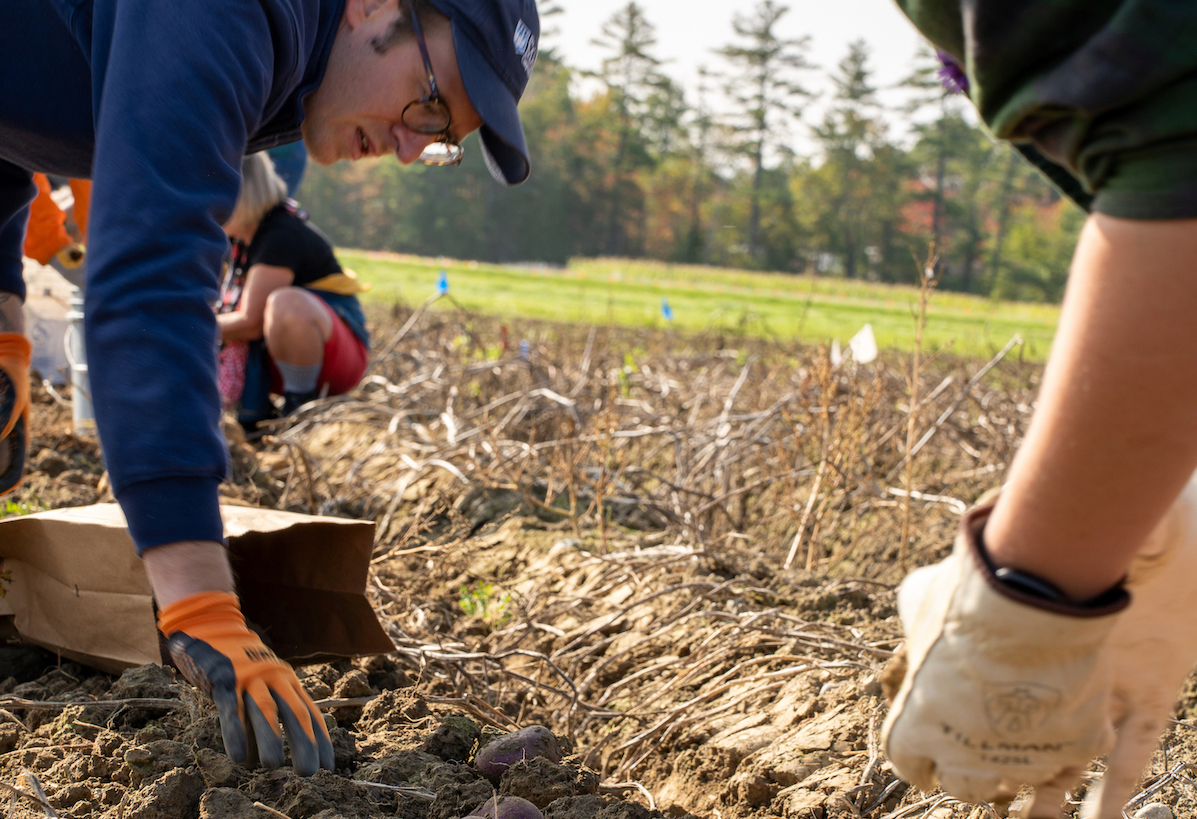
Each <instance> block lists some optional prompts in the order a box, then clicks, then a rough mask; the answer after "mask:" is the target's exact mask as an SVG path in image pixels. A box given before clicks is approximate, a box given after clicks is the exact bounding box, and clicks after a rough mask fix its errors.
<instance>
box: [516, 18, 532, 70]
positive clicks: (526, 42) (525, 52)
mask: <svg viewBox="0 0 1197 819" xmlns="http://www.w3.org/2000/svg"><path fill="white" fill-rule="evenodd" d="M512 42H514V43H515V53H516V54H519V55H520V57H522V60H521V62H522V63H523V64H524V71H525V73H527V75H528V76H529V77H531V76H532V66H533V65H535V64H536V51H537V49H536V37H534V36H533V34H532V31H531V29H529V28H528V26H527V25H525V24H524V21H523V20H520V21H519V22H518V23H516V25H515V36H514V37H513V38H512Z"/></svg>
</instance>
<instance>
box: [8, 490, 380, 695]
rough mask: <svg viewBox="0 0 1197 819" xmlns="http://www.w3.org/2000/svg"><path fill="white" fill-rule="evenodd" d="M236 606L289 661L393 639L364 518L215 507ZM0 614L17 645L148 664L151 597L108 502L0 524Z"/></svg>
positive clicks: (87, 659) (108, 662)
mask: <svg viewBox="0 0 1197 819" xmlns="http://www.w3.org/2000/svg"><path fill="white" fill-rule="evenodd" d="M221 513H222V516H223V518H224V527H225V537H226V538H227V539H228V543H229V557H230V560H231V562H232V564H233V571H234V572H235V573H236V575H237V578H238V594H239V595H240V597H241V608H242V611H244V612H245V616H246V619H248V620H249V621H250V623H251V624H253V626H254V627H255V628H257V629H258V630H259V631H260V632H261V633H262V634H263V635H264V636H265V638H266V640H267V642H269V643H270V645H271V646H272V647H273V648H274V650H275V651H276V652H277V653H278V655H279V656H280V657H282V658H283V659H285V660H289V661H291V662H293V663H305V662H320V661H324V660H331V659H339V658H343V657H355V656H361V655H366V654H383V653H386V652H389V651H393V650H394V645H393V644H392V643H391V641H390V639H389V638H388V637H387V636H386V633H385V632H384V631H383V630H382V626H381V625H380V624H379V622H378V618H377V617H376V616H375V614H374V611H373V609H372V608H371V607H370V603H369V601H368V600H367V599H366V596H365V588H366V577H367V572H368V569H369V565H370V555H371V552H372V550H373V545H374V543H373V541H374V537H373V535H374V524H373V522H371V521H359V520H345V519H343V518H324V517H312V516H310V515H298V514H294V513H292V512H278V511H275V510H273V509H258V508H253V507H245V506H222V507H221ZM0 561H2V562H0V589H2V590H3V592H4V596H3V597H0V617H3V616H5V615H7V616H8V617H10V618H11V621H12V624H13V626H15V628H16V631H17V633H18V634H19V635H20V637H21V639H22V640H23V641H25V642H28V643H32V644H34V645H40V646H42V647H44V648H47V649H49V650H51V651H54V652H56V653H58V654H61V655H62V656H64V657H67V658H68V659H72V660H76V661H78V662H81V663H84V664H86V665H91V666H94V667H96V668H99V669H101V670H104V671H108V672H112V673H116V672H120V671H122V670H124V669H126V668H129V667H130V666H134V665H141V664H144V663H151V662H159V661H160V653H159V649H158V631H157V629H156V627H155V621H154V607H153V597H152V595H151V593H150V584H149V580H148V579H147V578H146V574H145V569H144V568H143V567H142V563H141V560H140V559H139V558H138V557H137V554H136V551H135V550H134V548H133V541H132V540H131V539H130V538H129V533H128V531H127V529H126V528H125V518H124V515H122V514H121V511H120V507H119V506H117V505H116V504H111V503H105V504H97V505H95V506H83V507H75V508H72V509H55V510H52V511H49V512H38V513H36V514H33V515H25V516H22V517H13V518H6V519H3V520H0Z"/></svg>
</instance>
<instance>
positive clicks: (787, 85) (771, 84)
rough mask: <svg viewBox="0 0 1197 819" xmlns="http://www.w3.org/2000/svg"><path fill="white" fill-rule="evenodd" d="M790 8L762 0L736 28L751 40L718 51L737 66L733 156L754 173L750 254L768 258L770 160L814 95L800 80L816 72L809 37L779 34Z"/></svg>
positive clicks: (732, 81)
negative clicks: (765, 218) (764, 221)
mask: <svg viewBox="0 0 1197 819" xmlns="http://www.w3.org/2000/svg"><path fill="white" fill-rule="evenodd" d="M788 11H789V7H788V6H781V5H777V4H776V3H774V2H773V0H762V2H760V3H758V4H757V6H756V8H754V9H753V11H752V13H751V14H748V15H743V14H737V15H736V16H735V18H734V19H733V23H732V27H733V29H734V30H735V32H736V34H737V35H738V36H739V37H740V38H741V39H743V40H746V41H747V42H746V43H745V44H742V45H741V44H732V45H727V46H724V47H723V48H721V49H719V50H718V52H717V53H718V54H720V55H721V56H723V58H724V59H726V60H727V61H728V62H729V63H731V65H732V66H733V73H732V74H731V75H730V76H729V77H728V78H727V83H726V91H727V95H728V96H729V97H730V98H731V100H732V102H733V104H734V105H735V106H736V108H737V111H738V113H736V114H735V115H733V116H732V117H731V119H730V123H729V124H730V127H731V131H732V134H733V152H734V153H737V154H739V155H741V156H744V157H746V158H747V159H748V161H749V163H750V167H751V173H752V188H751V206H750V210H749V215H748V251H749V254H750V255H751V256H752V257H753V258H754V259H758V260H759V259H760V258H761V256H762V255H763V248H762V244H761V198H762V196H761V193H762V186H763V184H764V178H765V162H766V159H767V158H768V157H769V155H770V153H771V152H772V151H773V149H775V148H777V147H779V146H781V145H783V144H784V143H785V142H786V141H787V137H788V136H789V126H790V125H792V124H794V123H795V122H797V121H798V120H799V119H800V118H801V116H802V109H803V106H804V104H805V103H806V101H807V100H809V99H810V98H811V96H812V94H811V93H810V92H809V91H807V90H806V88H804V87H803V86H802V84H801V83H800V82H799V81H798V74H799V72H802V71H804V70H807V69H810V68H813V67H814V66H812V65H811V64H810V63H809V62H807V59H806V53H807V51H808V50H809V48H810V38H809V37H799V38H785V37H781V36H779V35H778V33H777V23H778V21H779V20H780V19H781V18H782V16H784V15H785V14H786V12H788Z"/></svg>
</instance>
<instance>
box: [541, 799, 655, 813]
mask: <svg viewBox="0 0 1197 819" xmlns="http://www.w3.org/2000/svg"><path fill="white" fill-rule="evenodd" d="M661 816H664V814H662V813H661V812H660V811H654V810H649V809H648V808H646V807H644V806H643V805H641V804H638V803H636V802H629V801H626V800H622V799H606V798H604V797H601V796H591V795H585V796H567V797H564V798H562V799H558V800H556V801H554V802H552V803H551V804H550V805H549V806H548V807H547V808H545V811H544V819H654V817H661Z"/></svg>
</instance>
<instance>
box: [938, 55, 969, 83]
mask: <svg viewBox="0 0 1197 819" xmlns="http://www.w3.org/2000/svg"><path fill="white" fill-rule="evenodd" d="M935 56H936V57H938V58H939V62H940V67H939V80H940V82H942V83H943V87H944V88H946V89H948V90H949V91H951V92H952V93H953V94H967V93H968V74H965V73H964V66H962V65H960V63H958V62H956V58H955V57H953V56H952V55H951V54H948V53H947V52H946V51H936V52H935Z"/></svg>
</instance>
